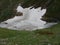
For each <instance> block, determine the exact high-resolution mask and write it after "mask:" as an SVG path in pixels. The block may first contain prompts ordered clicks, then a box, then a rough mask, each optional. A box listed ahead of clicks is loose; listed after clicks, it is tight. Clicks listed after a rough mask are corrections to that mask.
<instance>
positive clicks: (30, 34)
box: [0, 23, 60, 45]
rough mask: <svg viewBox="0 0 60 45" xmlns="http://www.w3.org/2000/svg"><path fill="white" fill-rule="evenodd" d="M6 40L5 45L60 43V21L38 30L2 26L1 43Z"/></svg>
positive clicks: (0, 32) (54, 44) (55, 44)
mask: <svg viewBox="0 0 60 45" xmlns="http://www.w3.org/2000/svg"><path fill="white" fill-rule="evenodd" d="M47 32H50V33H51V32H52V33H53V34H48V33H47ZM6 39H7V41H5V40H6ZM1 40H2V41H1ZM4 41H5V43H6V44H5V45H48V44H51V45H60V23H59V24H57V25H55V26H53V27H51V28H47V29H42V30H36V31H25V30H23V31H17V30H10V29H4V28H0V45H2V44H1V43H3V44H4Z"/></svg>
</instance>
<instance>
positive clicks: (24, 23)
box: [0, 6, 56, 30]
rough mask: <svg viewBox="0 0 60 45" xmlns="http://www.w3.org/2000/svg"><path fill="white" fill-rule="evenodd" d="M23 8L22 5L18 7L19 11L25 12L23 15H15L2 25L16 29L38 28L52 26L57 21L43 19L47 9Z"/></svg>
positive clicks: (1, 24)
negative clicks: (48, 21)
mask: <svg viewBox="0 0 60 45" xmlns="http://www.w3.org/2000/svg"><path fill="white" fill-rule="evenodd" d="M30 8H31V7H29V8H23V7H21V6H18V7H17V9H16V10H17V12H21V13H23V16H15V17H13V18H11V19H8V20H6V21H4V22H1V23H0V27H2V28H8V29H15V30H36V29H43V28H47V27H50V26H51V25H54V24H56V23H48V24H46V22H45V21H42V20H41V18H42V16H43V15H44V14H45V13H46V9H42V10H41V7H39V8H36V9H35V8H32V9H30Z"/></svg>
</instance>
